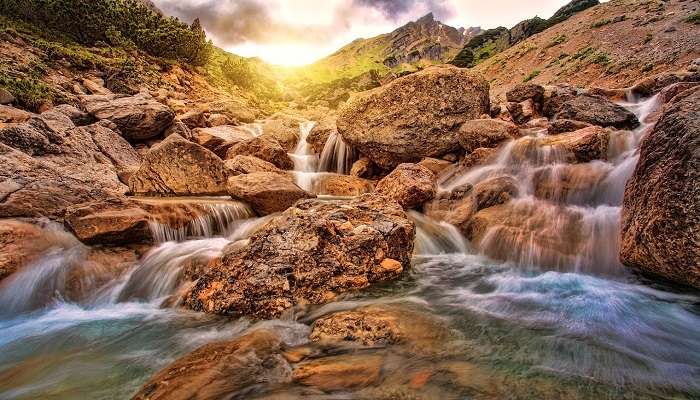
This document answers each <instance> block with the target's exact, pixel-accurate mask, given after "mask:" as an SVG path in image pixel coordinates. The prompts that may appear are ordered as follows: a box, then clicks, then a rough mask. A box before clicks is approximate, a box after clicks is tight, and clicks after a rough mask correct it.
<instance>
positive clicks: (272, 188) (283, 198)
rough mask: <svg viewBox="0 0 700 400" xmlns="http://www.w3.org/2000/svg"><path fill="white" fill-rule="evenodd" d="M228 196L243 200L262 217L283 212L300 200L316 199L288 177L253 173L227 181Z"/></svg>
mask: <svg viewBox="0 0 700 400" xmlns="http://www.w3.org/2000/svg"><path fill="white" fill-rule="evenodd" d="M227 189H228V194H229V195H231V197H233V198H234V199H239V200H243V201H245V202H247V203H250V205H251V206H252V207H253V209H254V210H255V211H257V212H258V213H260V214H262V215H267V214H272V213H276V212H280V211H284V210H286V209H288V208H289V207H291V206H292V205H294V203H296V202H297V201H298V200H300V199H310V198H313V197H316V196H315V195H313V194H312V193H309V192H307V191H305V190H304V189H302V188H300V187H299V186H297V185H296V184H295V183H294V182H292V180H291V179H290V178H289V177H286V176H282V175H280V174H278V173H275V172H254V173H250V174H245V175H236V176H232V177H230V178H229V179H228V184H227Z"/></svg>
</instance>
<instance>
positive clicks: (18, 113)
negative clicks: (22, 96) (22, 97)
mask: <svg viewBox="0 0 700 400" xmlns="http://www.w3.org/2000/svg"><path fill="white" fill-rule="evenodd" d="M30 118H32V113H29V112H26V111H24V110H20V109H19V108H14V107H12V106H6V105H0V122H4V123H19V122H27V121H29V119H30Z"/></svg>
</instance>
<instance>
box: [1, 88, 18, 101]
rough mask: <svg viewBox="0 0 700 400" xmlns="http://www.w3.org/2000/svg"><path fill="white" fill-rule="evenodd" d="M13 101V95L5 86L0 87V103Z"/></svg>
mask: <svg viewBox="0 0 700 400" xmlns="http://www.w3.org/2000/svg"><path fill="white" fill-rule="evenodd" d="M14 102H15V96H13V95H12V93H10V91H9V90H7V89H5V88H0V104H2V105H4V104H12V103H14Z"/></svg>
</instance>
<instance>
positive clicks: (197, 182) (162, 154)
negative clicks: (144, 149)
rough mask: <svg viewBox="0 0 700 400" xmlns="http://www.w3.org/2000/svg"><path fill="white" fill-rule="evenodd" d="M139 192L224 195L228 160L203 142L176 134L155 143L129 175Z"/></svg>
mask: <svg viewBox="0 0 700 400" xmlns="http://www.w3.org/2000/svg"><path fill="white" fill-rule="evenodd" d="M129 188H130V189H131V192H132V193H134V194H139V195H181V196H198V195H204V196H206V195H221V194H225V193H226V171H225V168H224V162H223V161H221V159H220V158H219V157H217V156H216V154H214V153H212V152H210V151H209V150H207V149H205V148H204V147H202V146H199V145H197V144H195V143H192V142H190V141H187V140H185V139H183V138H182V137H181V136H179V135H176V134H173V135H170V136H168V137H167V138H166V139H165V140H163V141H162V142H161V143H159V144H157V145H156V146H153V147H152V148H151V149H150V150H149V151H148V153H147V154H146V156H145V157H144V159H143V162H142V163H141V167H140V168H139V170H138V171H137V172H136V173H135V174H134V175H132V176H131V179H129Z"/></svg>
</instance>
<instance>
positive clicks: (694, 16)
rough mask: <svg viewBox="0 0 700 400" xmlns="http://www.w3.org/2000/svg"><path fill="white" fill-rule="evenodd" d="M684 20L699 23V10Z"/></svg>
mask: <svg viewBox="0 0 700 400" xmlns="http://www.w3.org/2000/svg"><path fill="white" fill-rule="evenodd" d="M685 22H690V23H691V24H695V25H700V11H696V12H694V13H693V14H691V15H690V16H689V17H688V18H687V19H686V20H685Z"/></svg>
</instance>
